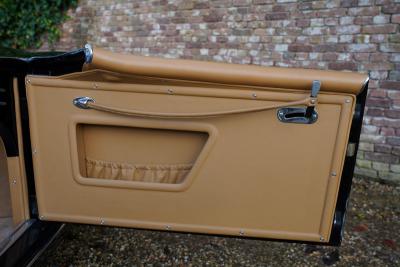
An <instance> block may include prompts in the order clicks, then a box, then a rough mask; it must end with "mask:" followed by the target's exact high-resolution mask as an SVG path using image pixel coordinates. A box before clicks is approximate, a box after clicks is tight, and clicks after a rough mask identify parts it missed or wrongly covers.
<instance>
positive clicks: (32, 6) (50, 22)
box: [0, 0, 78, 49]
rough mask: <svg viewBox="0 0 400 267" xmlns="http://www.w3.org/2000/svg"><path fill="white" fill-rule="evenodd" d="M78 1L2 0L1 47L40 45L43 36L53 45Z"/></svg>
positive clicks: (0, 16)
mask: <svg viewBox="0 0 400 267" xmlns="http://www.w3.org/2000/svg"><path fill="white" fill-rule="evenodd" d="M77 2H78V1H77V0H0V46H2V47H10V48H18V49H27V48H39V47H40V46H41V45H42V38H41V36H42V35H43V34H45V37H46V38H47V41H48V42H49V43H50V44H53V43H54V42H55V41H57V39H58V38H59V37H60V34H61V32H60V29H59V25H60V24H61V23H62V22H64V21H65V20H66V19H67V18H68V16H67V15H66V13H67V10H68V8H70V7H75V6H76V5H77Z"/></svg>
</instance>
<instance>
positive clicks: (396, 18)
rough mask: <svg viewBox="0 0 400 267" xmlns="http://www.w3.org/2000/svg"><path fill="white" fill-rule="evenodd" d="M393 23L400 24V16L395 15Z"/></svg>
mask: <svg viewBox="0 0 400 267" xmlns="http://www.w3.org/2000/svg"><path fill="white" fill-rule="evenodd" d="M391 22H392V23H397V24H400V14H393V15H392V20H391Z"/></svg>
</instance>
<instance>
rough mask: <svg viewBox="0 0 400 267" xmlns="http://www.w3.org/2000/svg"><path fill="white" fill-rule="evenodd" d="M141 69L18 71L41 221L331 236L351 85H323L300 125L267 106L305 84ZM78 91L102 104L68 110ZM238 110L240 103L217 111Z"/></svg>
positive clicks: (294, 96)
mask: <svg viewBox="0 0 400 267" xmlns="http://www.w3.org/2000/svg"><path fill="white" fill-rule="evenodd" d="M96 67H99V66H96ZM92 68H93V66H92ZM243 68H245V67H243ZM104 69H105V68H104ZM121 72H124V71H121ZM335 75H339V74H337V73H335ZM346 75H347V74H346ZM150 76H158V77H161V76H162V75H160V73H155V74H154V75H145V76H143V75H141V74H139V73H138V74H135V73H128V72H126V71H125V72H124V74H121V73H114V72H111V71H105V70H89V71H86V72H82V73H76V74H71V75H65V76H60V77H55V78H54V77H53V78H51V77H43V76H28V77H27V79H26V81H27V97H28V104H29V116H30V130H31V139H32V140H31V141H32V149H33V160H34V172H35V183H36V191H37V197H38V206H39V213H40V216H41V218H42V219H44V220H54V221H67V222H80V223H91V224H105V225H115V226H127V227H138V228H149V229H161V230H172V231H188V232H199V233H210V234H227V235H240V236H250V237H264V238H279V239H292V240H306V241H318V242H320V241H322V242H324V241H326V240H328V239H329V235H330V231H331V226H332V225H331V224H332V220H333V212H334V208H335V203H336V196H337V193H338V187H339V183H340V177H341V176H340V174H341V171H342V168H343V161H344V157H345V153H346V145H347V144H346V143H347V139H348V134H349V130H350V126H351V118H352V113H353V110H354V106H355V94H354V93H351V92H350V91H349V90H347V89H349V88H350V87H348V88H347V89H346V90H343V91H340V90H339V91H338V90H330V88H325V90H323V91H322V92H321V93H320V94H319V95H318V103H317V105H316V107H315V108H316V111H317V113H318V119H317V121H316V122H315V123H312V124H298V123H285V122H282V121H280V120H279V119H278V117H277V111H278V109H279V107H284V106H285V105H286V104H288V105H290V103H297V102H296V101H302V99H308V98H307V97H309V94H310V91H309V90H306V89H304V90H300V89H299V88H290V87H288V86H286V85H285V86H283V87H282V88H278V87H275V88H272V87H267V86H261V87H260V86H258V87H257V86H255V85H252V86H246V85H240V84H230V85H229V81H228V80H226V81H225V82H224V84H220V83H215V81H214V83H207V82H205V81H204V80H201V81H200V79H195V77H188V79H187V81H184V80H182V78H184V77H178V78H179V80H178V79H170V78H171V77H168V79H166V77H163V78H157V77H150ZM339 77H340V75H339ZM315 78H318V77H315ZM188 80H190V81H188ZM353 82H354V81H353ZM322 84H324V82H323V81H322ZM310 86H311V84H310ZM331 86H333V87H334V84H332V85H331ZM341 86H342V85H341ZM78 97H90V98H92V99H94V101H95V102H94V103H93V105H98V106H102V107H107V108H106V109H103V110H96V109H93V108H90V109H82V108H78V107H77V106H75V105H74V104H73V100H74V99H76V98H78ZM307 101H308V100H307ZM294 106H296V107H300V106H304V105H294ZM264 107H266V108H265V109H263V108H264ZM112 109H117V110H119V112H113V111H112ZM110 110H111V111H110ZM237 110H239V111H243V110H245V111H246V112H238V113H233V114H225V113H229V112H231V111H237ZM248 110H251V111H248ZM122 111H123V112H122ZM133 111H135V112H136V113H135V112H133ZM132 112H133V113H132ZM138 112H139V113H138ZM142 113H143V114H142ZM210 113H212V114H214V113H222V115H210ZM144 114H147V115H144ZM148 114H153V115H154V114H157V116H148ZM182 114H186V115H185V116H182ZM188 114H189V115H190V116H189V115H188ZM199 114H200V115H201V114H203V115H204V114H208V116H200V115H199ZM172 115H175V117H174V116H172ZM180 116H181V117H180Z"/></svg>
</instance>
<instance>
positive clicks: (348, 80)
mask: <svg viewBox="0 0 400 267" xmlns="http://www.w3.org/2000/svg"><path fill="white" fill-rule="evenodd" d="M87 68H88V69H104V70H110V71H114V72H119V73H125V74H134V75H143V76H154V77H161V78H171V79H181V80H189V81H190V80H191V81H203V82H216V83H224V84H239V85H250V86H265V87H274V88H292V89H299V90H307V89H309V88H310V87H311V83H312V81H313V80H316V79H318V80H321V82H322V87H321V90H323V91H332V92H343V93H352V94H357V93H358V92H359V91H360V90H361V88H362V87H363V85H364V84H365V83H366V82H367V80H368V77H367V76H366V75H365V74H360V73H354V72H338V71H326V70H325V71H324V70H311V69H294V68H277V67H260V66H254V65H247V66H244V65H239V64H226V63H216V62H205V61H195V60H182V59H160V58H152V57H144V56H136V55H126V54H117V53H113V52H110V51H107V50H104V49H101V48H97V47H95V48H94V50H93V61H92V64H90V65H88V66H87Z"/></svg>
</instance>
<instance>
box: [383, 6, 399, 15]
mask: <svg viewBox="0 0 400 267" xmlns="http://www.w3.org/2000/svg"><path fill="white" fill-rule="evenodd" d="M382 13H385V14H399V13H400V5H399V4H392V5H385V6H382Z"/></svg>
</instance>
